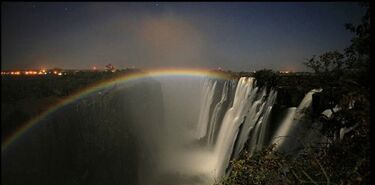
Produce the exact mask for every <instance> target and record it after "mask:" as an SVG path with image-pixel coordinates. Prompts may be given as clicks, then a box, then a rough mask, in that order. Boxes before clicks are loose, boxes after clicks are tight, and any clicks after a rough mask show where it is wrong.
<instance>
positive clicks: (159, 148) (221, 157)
mask: <svg viewBox="0 0 375 185" xmlns="http://www.w3.org/2000/svg"><path fill="white" fill-rule="evenodd" d="M200 80H201V79H199V81H194V80H192V81H191V84H190V85H187V84H189V83H186V81H185V84H183V85H180V86H179V84H181V83H177V82H176V84H173V85H171V82H169V81H168V82H164V83H163V80H160V84H159V83H157V81H154V80H151V81H149V80H146V79H145V80H144V81H137V82H134V83H132V84H130V83H129V84H124V86H123V87H122V86H118V88H110V89H107V90H106V91H105V93H102V91H101V92H100V93H99V94H93V95H92V97H91V96H90V97H91V98H84V99H82V100H80V101H78V102H75V103H74V104H71V105H69V106H66V107H65V108H64V111H62V112H60V113H59V112H56V113H55V114H54V115H51V117H50V118H49V119H46V120H44V122H45V125H47V126H48V127H42V128H43V129H45V130H39V132H34V133H33V134H32V135H30V137H29V139H28V140H23V142H24V144H23V145H19V146H18V147H16V149H15V150H16V151H18V152H16V153H17V155H11V157H12V158H11V159H10V160H11V161H12V165H14V166H15V167H12V166H10V167H9V165H8V168H6V169H7V171H6V173H7V174H15V173H20V172H19V169H21V171H22V173H21V174H25V175H27V174H29V172H30V170H29V169H32V168H34V167H35V166H37V168H39V170H40V173H39V172H35V173H34V172H33V174H48V175H46V177H43V178H44V179H43V178H41V177H36V176H35V175H34V176H35V178H34V177H31V176H30V178H28V180H27V181H30V182H34V183H31V184H41V183H40V179H43V180H45V182H49V183H48V184H51V183H52V182H54V181H55V179H59V178H60V181H61V182H62V183H61V184H74V183H80V184H95V183H96V184H103V183H104V184H105V183H107V182H111V183H112V184H116V183H118V182H121V183H123V184H138V185H150V184H153V185H158V184H160V185H169V184H171V185H172V184H173V185H178V184H189V185H194V184H195V185H202V184H213V182H214V180H215V179H216V180H218V179H219V178H221V177H222V176H223V175H225V174H228V172H230V169H231V166H230V164H229V162H230V160H233V159H238V157H239V156H240V153H241V151H242V150H244V149H246V150H247V151H248V152H250V155H252V154H253V153H254V152H256V151H260V150H261V149H262V148H264V147H266V146H268V145H269V144H272V143H276V144H277V147H278V148H277V150H281V151H282V150H283V149H285V148H288V149H289V148H290V146H291V145H293V143H292V142H291V141H289V140H286V139H285V138H284V139H281V140H276V139H273V140H272V138H277V137H278V136H293V137H294V136H296V134H297V133H300V130H301V129H300V128H303V127H304V125H307V124H303V123H304V122H303V121H302V118H303V116H304V114H305V113H304V110H305V109H306V108H308V107H309V106H310V105H311V102H312V95H313V94H314V93H316V92H320V91H321V90H312V91H310V92H309V93H307V94H306V95H305V97H304V98H303V100H302V101H301V103H300V105H299V106H298V108H297V107H291V108H288V109H287V113H286V114H285V115H284V117H285V118H284V119H282V121H281V122H280V124H278V123H276V124H275V123H274V121H273V117H272V115H273V113H277V111H275V112H274V110H278V109H274V107H276V106H274V105H275V103H277V101H276V97H277V91H276V90H274V89H267V88H262V87H257V86H256V80H255V78H253V77H241V78H240V79H238V80H218V79H210V78H207V79H204V81H203V83H201V85H203V86H201V87H199V85H198V84H199V82H201V81H200ZM158 82H159V81H158ZM166 84H170V85H171V86H168V85H166ZM159 85H160V86H159ZM130 87H131V88H130ZM176 87H178V88H176ZM191 87H192V88H191ZM184 88H185V89H184ZM198 88H201V90H202V91H201V101H200V103H198V99H197V96H199V91H197V89H198ZM176 89H179V91H176ZM187 89H189V91H187ZM103 92H104V91H103ZM182 92H186V93H185V94H184V96H187V95H190V98H191V99H188V98H185V100H180V97H181V93H182ZM192 92H195V93H196V94H194V93H192ZM171 95H174V98H171ZM136 100H139V101H136ZM187 102H189V103H187ZM161 107H163V109H161ZM199 107H200V111H199V112H198V110H199ZM120 111H122V112H120ZM174 113H175V114H174ZM66 115H69V116H66ZM271 121H272V122H271ZM277 122H278V121H277ZM47 123H50V124H47ZM51 123H59V124H51ZM75 123H80V124H75ZM275 125H279V126H278V128H277V129H276V131H275V132H274V133H271V131H270V130H271V127H274V126H275ZM302 130H303V129H302ZM150 131H151V132H150ZM272 131H273V130H272ZM38 133H41V134H38ZM67 133H69V135H68V136H69V137H66V134H67ZM64 137H66V138H65V139H62V140H61V139H56V138H64ZM281 138H283V137H281ZM47 145H48V147H47V148H49V150H47V151H46V152H44V153H42V154H39V153H37V152H34V153H33V152H31V153H30V152H25V151H39V148H42V147H44V146H47ZM71 145H73V147H72V146H71ZM25 148H26V149H25ZM77 151H78V154H77ZM50 154H55V155H52V156H54V157H56V158H49V156H51V155H50ZM46 156H48V157H46ZM45 160H47V162H45V163H43V161H45ZM19 161H22V163H19ZM34 161H37V164H34ZM53 161H61V162H60V163H58V164H56V163H55V162H53ZM25 164H26V165H25ZM50 164H53V165H54V166H50ZM76 164H79V165H80V166H81V167H80V168H77V169H76V170H75V171H74V170H73V171H72V170H71V167H72V166H74V165H76ZM55 166H59V167H60V171H56V170H50V169H55V168H56V167H55ZM103 166H104V168H103ZM108 169H111V170H112V171H110V173H106V172H107V171H108ZM16 170H17V171H16ZM60 172H61V173H60ZM61 174H64V175H65V174H68V175H66V176H68V177H66V176H63V175H61ZM86 176H87V177H86ZM8 177H11V175H9V176H8ZM76 177H79V178H78V179H77V178H76ZM12 178H13V177H12ZM107 179H110V181H109V180H107ZM18 180H20V179H19V178H13V179H11V180H9V181H15V182H17V181H18ZM27 181H25V182H27ZM22 182H24V181H22ZM16 184H24V183H16Z"/></svg>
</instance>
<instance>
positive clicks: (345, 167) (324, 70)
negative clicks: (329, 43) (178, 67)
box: [217, 5, 370, 185]
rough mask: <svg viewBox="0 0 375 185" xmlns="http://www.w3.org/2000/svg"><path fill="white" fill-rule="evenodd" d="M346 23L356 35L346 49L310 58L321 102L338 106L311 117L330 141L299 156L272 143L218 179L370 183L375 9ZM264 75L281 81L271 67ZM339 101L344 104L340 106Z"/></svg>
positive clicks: (227, 182)
mask: <svg viewBox="0 0 375 185" xmlns="http://www.w3.org/2000/svg"><path fill="white" fill-rule="evenodd" d="M364 6H368V5H364ZM345 27H346V28H347V29H348V30H349V31H351V32H353V33H355V37H354V38H353V39H352V41H351V45H350V46H349V47H348V48H346V49H345V50H344V53H340V52H338V51H329V52H326V53H324V54H322V55H320V56H319V57H315V56H314V57H312V58H311V59H309V60H308V61H307V62H306V63H305V65H306V66H307V67H309V68H311V69H312V70H313V71H314V72H315V77H316V80H317V82H319V86H320V87H322V88H323V89H324V90H323V92H322V93H320V99H321V100H320V103H321V104H322V105H321V107H324V109H331V110H332V112H333V114H332V116H331V117H325V116H322V115H320V116H319V115H315V116H311V117H310V119H314V120H318V121H319V122H320V123H321V124H322V129H321V130H320V132H321V133H322V134H323V135H324V136H325V137H327V138H328V140H327V143H322V144H320V145H319V146H314V147H312V146H310V145H309V144H306V145H305V147H304V149H303V151H302V152H301V153H300V154H299V155H297V156H294V157H292V156H288V155H286V154H281V153H278V152H274V151H272V146H271V147H269V148H267V149H265V150H264V151H262V152H258V153H256V154H254V155H253V156H250V155H249V154H248V153H246V151H245V152H244V153H243V155H242V156H241V157H240V158H239V159H238V160H235V161H233V162H232V165H233V169H232V171H231V173H230V174H229V176H228V177H225V179H223V180H221V181H220V182H217V184H222V185H250V184H315V185H317V184H338V185H344V184H370V180H369V179H370V176H369V173H370V172H369V170H370V169H369V162H370V159H369V158H370V149H369V148H370V138H369V127H370V126H369V107H370V103H369V98H370V97H369V88H370V87H369V84H368V83H369V62H370V57H369V56H370V12H369V9H367V12H366V14H365V15H364V16H363V18H362V22H361V24H359V25H356V26H355V25H352V24H347V25H345ZM256 75H257V74H256ZM258 79H261V80H263V82H262V83H263V84H264V85H269V86H275V84H277V83H279V82H280V81H279V77H278V75H276V74H274V73H273V72H272V71H267V70H262V71H259V72H258V78H257V80H258ZM336 106H337V107H340V108H341V109H340V110H336V111H334V108H335V107H336Z"/></svg>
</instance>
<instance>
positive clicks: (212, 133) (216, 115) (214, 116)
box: [207, 81, 229, 145]
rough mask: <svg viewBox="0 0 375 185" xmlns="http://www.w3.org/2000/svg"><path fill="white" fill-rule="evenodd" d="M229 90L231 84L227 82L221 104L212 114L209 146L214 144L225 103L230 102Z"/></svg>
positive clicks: (217, 105)
mask: <svg viewBox="0 0 375 185" xmlns="http://www.w3.org/2000/svg"><path fill="white" fill-rule="evenodd" d="M228 90H229V82H228V81H225V83H224V88H223V92H222V93H221V94H222V95H221V99H220V101H219V103H218V104H216V106H215V108H214V111H213V113H212V116H211V121H210V127H209V133H208V140H207V143H208V145H212V144H213V142H214V136H215V129H216V124H217V122H218V121H219V119H218V118H219V116H220V115H219V114H220V113H221V112H222V110H223V108H224V107H223V105H224V102H226V101H227V100H228V93H229V92H228Z"/></svg>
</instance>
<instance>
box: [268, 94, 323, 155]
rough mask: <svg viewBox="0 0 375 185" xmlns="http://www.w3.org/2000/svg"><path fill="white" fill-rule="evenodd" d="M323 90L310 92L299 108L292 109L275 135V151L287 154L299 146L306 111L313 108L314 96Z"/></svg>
mask: <svg viewBox="0 0 375 185" xmlns="http://www.w3.org/2000/svg"><path fill="white" fill-rule="evenodd" d="M321 91H322V89H313V90H311V91H309V92H308V93H307V94H306V95H305V97H304V98H303V99H302V101H301V103H300V104H299V105H298V107H297V108H295V107H291V108H289V110H288V113H287V116H286V117H285V119H284V120H283V121H282V122H281V124H280V126H279V129H278V130H277V131H276V133H275V134H274V137H273V138H274V143H275V144H276V146H275V150H278V151H282V152H286V151H293V150H294V149H295V148H296V147H297V146H298V145H300V144H298V142H299V141H298V140H301V138H297V136H299V135H298V133H301V131H302V130H303V127H304V125H303V124H302V123H301V119H302V118H303V116H304V114H305V111H306V110H307V109H308V108H309V107H310V106H311V102H312V96H313V94H314V93H317V92H321Z"/></svg>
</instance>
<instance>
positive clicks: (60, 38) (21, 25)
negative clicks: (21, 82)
mask: <svg viewBox="0 0 375 185" xmlns="http://www.w3.org/2000/svg"><path fill="white" fill-rule="evenodd" d="M1 12H2V13H1V22H2V25H1V46H2V47H1V48H2V49H1V60H2V63H1V67H2V69H14V68H41V67H47V68H52V67H61V68H69V69H72V68H78V69H84V68H86V69H87V68H91V67H92V66H93V65H96V66H98V67H99V68H104V66H105V65H106V64H108V63H112V64H113V65H114V66H115V67H118V68H126V67H133V66H134V67H137V68H154V67H204V68H218V67H221V68H223V69H228V70H235V71H253V70H257V69H263V68H271V69H274V70H286V69H289V70H305V68H304V67H303V65H302V62H304V59H305V58H309V57H311V56H312V55H315V54H321V53H322V52H325V51H328V50H335V49H336V50H339V51H340V50H342V49H344V48H345V47H347V46H348V45H349V43H350V38H351V37H352V36H353V35H352V33H350V32H349V31H347V30H345V28H344V24H345V23H358V22H359V20H360V17H361V16H362V14H363V13H364V9H363V8H362V7H360V6H359V5H358V4H357V3H276V2H267V3H251V2H249V3H245V2H243V3H224V2H223V3H187V2H184V3H167V2H164V3H152V2H147V3H146V2H143V3H125V2H124V3H121V2H118V3H101V2H93V3H90V2H85V3H83V2H81V3H73V2H71V3H31V2H30V3H2V6H1Z"/></svg>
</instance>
